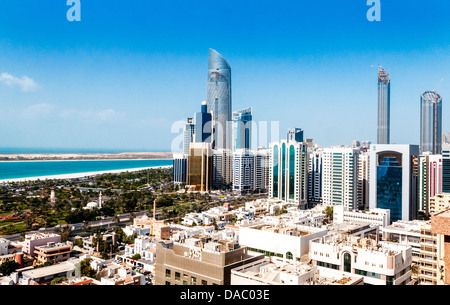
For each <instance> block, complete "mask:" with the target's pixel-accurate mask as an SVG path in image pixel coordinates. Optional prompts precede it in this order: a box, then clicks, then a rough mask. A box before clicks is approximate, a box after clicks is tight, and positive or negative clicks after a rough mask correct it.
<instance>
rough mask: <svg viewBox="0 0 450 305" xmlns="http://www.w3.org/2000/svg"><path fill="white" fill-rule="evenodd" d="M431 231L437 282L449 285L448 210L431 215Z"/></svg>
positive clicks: (449, 230)
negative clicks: (433, 238)
mask: <svg viewBox="0 0 450 305" xmlns="http://www.w3.org/2000/svg"><path fill="white" fill-rule="evenodd" d="M431 233H432V234H436V238H437V240H436V246H437V247H436V252H437V264H438V266H437V267H438V269H439V272H440V274H438V282H437V284H444V285H450V210H449V209H447V210H445V211H442V212H438V213H436V214H434V215H432V216H431Z"/></svg>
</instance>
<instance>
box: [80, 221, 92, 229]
mask: <svg viewBox="0 0 450 305" xmlns="http://www.w3.org/2000/svg"><path fill="white" fill-rule="evenodd" d="M81 228H82V229H83V230H84V231H89V229H90V228H91V223H90V222H89V221H84V222H83V225H82V226H81Z"/></svg>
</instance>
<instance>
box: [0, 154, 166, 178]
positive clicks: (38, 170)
mask: <svg viewBox="0 0 450 305" xmlns="http://www.w3.org/2000/svg"><path fill="white" fill-rule="evenodd" d="M119 152H122V151H111V150H89V149H86V150H80V149H77V150H73V151H71V150H67V149H23V148H18V149H17V148H0V153H119ZM170 165H173V160H171V159H148V160H147V159H146V160H144V159H139V160H80V161H72V160H70V161H69V160H61V161H60V160H58V161H5V162H0V180H3V179H16V178H29V177H41V176H51V175H65V174H78V173H85V172H102V171H110V170H128V169H136V168H143V167H159V166H170Z"/></svg>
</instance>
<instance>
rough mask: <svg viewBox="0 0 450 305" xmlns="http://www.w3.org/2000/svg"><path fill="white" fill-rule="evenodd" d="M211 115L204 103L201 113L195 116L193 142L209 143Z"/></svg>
mask: <svg viewBox="0 0 450 305" xmlns="http://www.w3.org/2000/svg"><path fill="white" fill-rule="evenodd" d="M211 119H212V115H211V113H209V112H208V106H207V105H206V102H203V103H202V107H201V111H200V112H197V113H196V114H195V142H197V143H205V142H207V143H211V133H212V126H211Z"/></svg>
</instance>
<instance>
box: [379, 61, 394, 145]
mask: <svg viewBox="0 0 450 305" xmlns="http://www.w3.org/2000/svg"><path fill="white" fill-rule="evenodd" d="M390 107H391V80H390V79H389V74H388V73H387V72H386V71H385V70H384V69H383V68H381V67H380V69H379V71H378V128H377V143H378V144H389V143H390V131H391V130H390V128H391V127H390Z"/></svg>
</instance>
